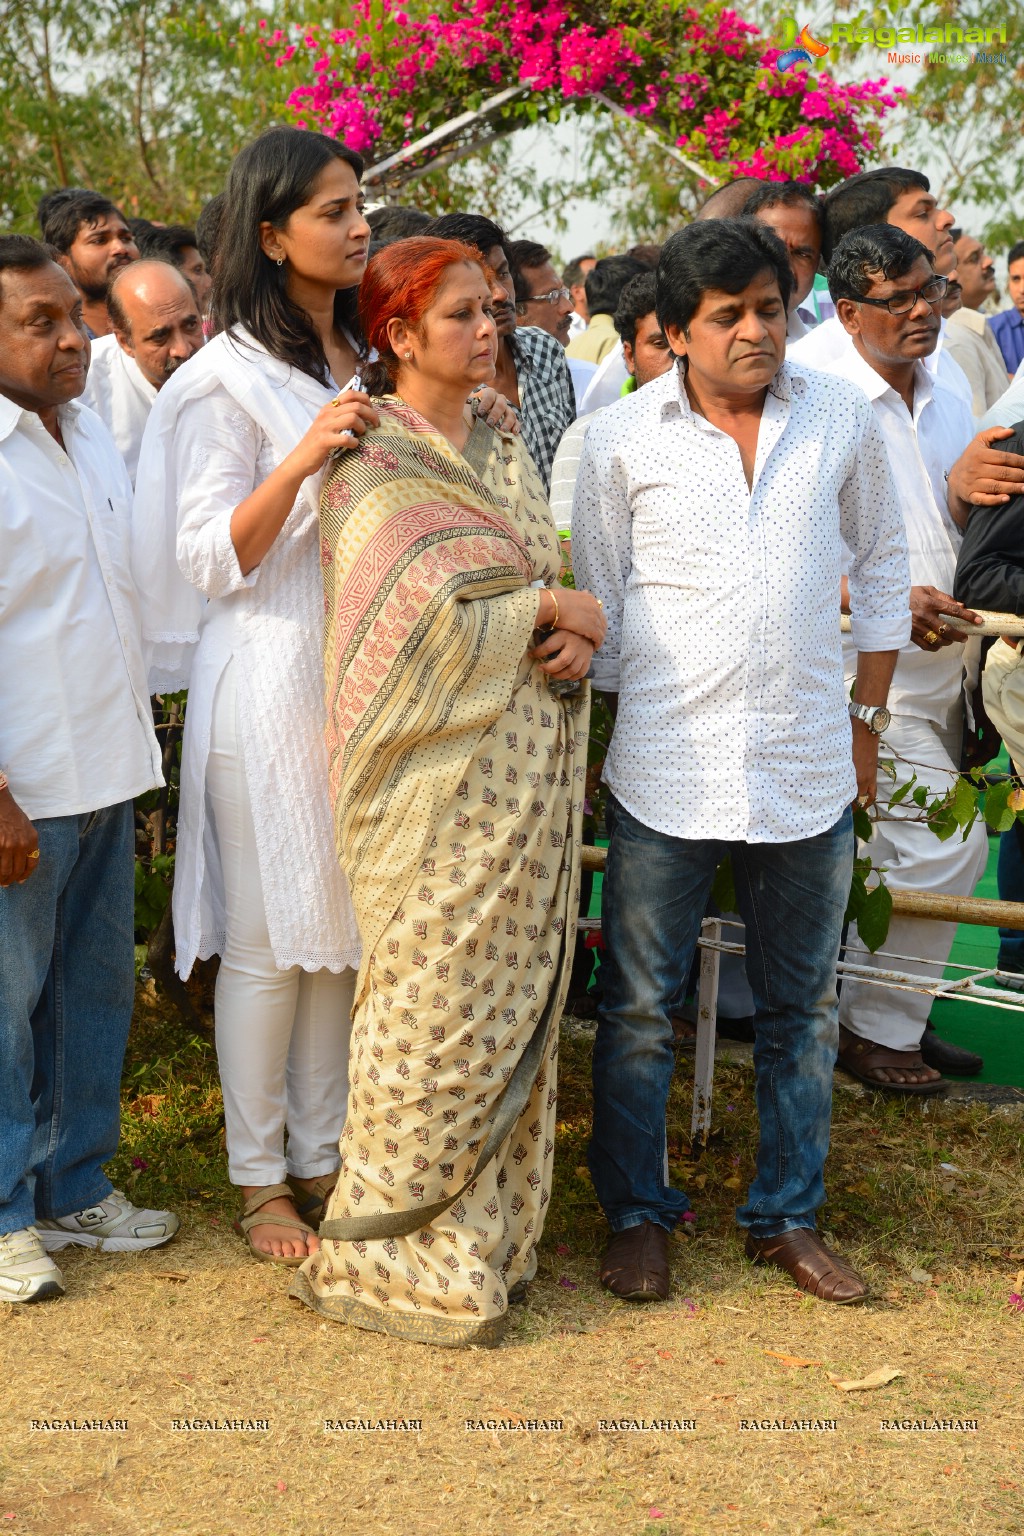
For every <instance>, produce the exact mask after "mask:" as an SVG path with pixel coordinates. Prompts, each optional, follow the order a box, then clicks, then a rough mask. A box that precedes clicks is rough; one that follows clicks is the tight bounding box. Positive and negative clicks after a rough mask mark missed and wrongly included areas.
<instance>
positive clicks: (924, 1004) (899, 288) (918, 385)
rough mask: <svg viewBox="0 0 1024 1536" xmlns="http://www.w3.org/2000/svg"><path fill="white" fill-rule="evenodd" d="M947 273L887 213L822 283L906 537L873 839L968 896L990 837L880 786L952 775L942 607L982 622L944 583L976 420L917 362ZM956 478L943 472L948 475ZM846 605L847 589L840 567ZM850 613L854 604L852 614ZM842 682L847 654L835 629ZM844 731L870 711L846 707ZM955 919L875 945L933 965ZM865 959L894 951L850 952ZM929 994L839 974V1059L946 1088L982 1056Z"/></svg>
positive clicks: (963, 517)
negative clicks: (904, 584)
mask: <svg viewBox="0 0 1024 1536" xmlns="http://www.w3.org/2000/svg"><path fill="white" fill-rule="evenodd" d="M947 283H948V279H947V278H946V277H945V276H943V275H939V274H937V273H936V271H935V265H934V261H933V257H932V253H931V252H930V251H929V250H928V249H927V247H925V246H924V245H922V243H921V242H920V241H919V240H915V239H914V238H913V237H912V236H911V235H908V234H906V233H905V232H904V231H903V230H901V229H898V228H896V227H895V226H894V225H892V224H874V225H869V226H868V227H867V228H864V229H858V230H855V231H854V232H853V233H851V234H848V235H846V236H844V237H843V239H842V240H840V241H839V243H838V244H837V246H836V248H835V250H834V251H833V253H832V260H831V262H830V264H829V268H828V285H829V292H830V293H831V295H832V299H833V301H834V303H835V306H836V316H837V319H838V321H839V323H840V324H841V326H842V327H843V331H844V334H845V346H844V348H843V350H842V351H841V352H840V354H839V355H838V356H837V357H835V358H833V359H832V360H831V361H830V362H828V363H826V364H825V365H824V367H823V371H824V372H827V373H831V374H835V375H837V376H839V377H841V378H844V379H849V380H851V381H852V382H853V383H855V384H858V385H859V386H860V387H861V389H863V390H864V392H865V394H866V395H867V396H868V399H869V400H870V401H871V403H872V406H873V408H874V412H875V419H876V420H877V422H878V425H879V427H880V428H881V431H882V436H883V438H884V439H885V444H886V448H887V450H888V454H889V463H890V466H891V468H892V472H893V477H894V479H895V481H896V486H897V490H898V492H899V504H900V508H901V511H902V513H903V519H904V523H905V526H906V533H907V543H908V547H909V551H910V580H911V592H910V610H911V614H912V616H913V627H912V630H911V639H910V643H909V644H908V645H905V646H904V647H903V649H902V650H901V651H900V653H899V658H898V660H897V663H896V671H895V673H894V675H893V680H892V684H891V687H890V689H889V709H890V711H891V716H892V718H891V720H890V721H889V722H888V723H887V724H886V726H885V730H884V737H883V741H882V744H881V749H880V756H881V758H882V759H883V760H884V759H885V758H886V757H894V758H895V759H896V782H895V784H893V783H892V782H889V784H888V786H887V787H886V784H885V781H884V780H883V778H882V776H881V775H880V776H879V792H878V806H879V819H878V820H877V821H876V822H875V827H874V834H873V836H872V838H871V840H870V842H869V843H868V844H867V849H866V851H867V852H869V853H870V855H871V857H872V859H873V861H874V863H875V864H876V865H877V866H880V867H885V869H886V870H887V871H888V873H887V876H886V879H887V882H888V884H889V885H890V886H891V887H892V888H894V889H901V890H912V891H922V892H926V891H934V892H943V893H945V894H949V895H963V896H969V895H971V893H972V892H973V890H974V887H975V885H976V884H977V882H978V880H979V879H980V878H981V876H982V874H983V873H984V871H985V864H986V861H987V858H988V839H987V837H986V835H985V830H984V827H983V826H982V825H981V824H980V823H978V824H977V825H976V826H975V827H974V828H973V829H972V831H971V832H970V833H969V834H968V836H967V837H966V838H965V839H963V840H962V839H961V838H960V837H952V838H950V839H949V840H948V841H947V842H940V841H939V839H938V838H937V837H936V836H935V834H934V833H933V832H932V830H931V828H930V827H928V826H927V825H926V824H924V823H923V822H922V821H921V820H920V819H919V817H920V810H919V808H918V807H917V806H916V805H914V804H913V802H912V801H910V800H909V797H908V798H907V803H899V804H896V805H891V804H890V803H889V795H890V793H891V792H892V791H893V790H894V789H895V788H896V785H901V784H904V783H905V782H906V781H907V780H909V778H910V776H911V774H912V773H916V775H917V782H918V784H921V785H924V786H925V788H926V789H927V790H928V792H929V795H931V794H944V793H945V792H946V791H947V790H949V789H951V788H953V787H954V786H955V784H956V781H957V774H958V771H959V767H960V752H961V744H962V734H963V685H964V644H963V636H962V634H961V632H960V631H959V630H956V629H953V628H952V626H950V625H949V624H948V623H947V622H946V620H945V619H944V618H943V615H944V614H950V615H955V616H959V617H963V618H966V619H967V620H969V621H972V622H980V621H978V620H977V615H975V614H974V613H972V612H971V611H970V610H969V609H967V608H965V607H964V605H963V604H962V603H958V602H956V600H955V599H954V598H953V597H951V596H950V595H949V594H950V593H951V592H952V590H953V579H954V575H955V572H956V557H957V552H958V550H959V546H960V538H961V531H962V529H963V527H964V526H965V525H966V521H967V515H968V512H969V510H970V502H969V501H968V500H967V499H966V498H965V497H964V496H963V495H961V494H958V491H957V490H956V489H954V484H957V483H961V482H960V481H958V477H957V475H956V474H955V473H954V465H955V464H956V462H957V461H958V460H959V459H961V458H963V456H964V455H965V453H967V452H968V450H969V445H970V444H971V442H972V439H973V436H974V421H973V418H972V416H971V413H970V411H969V409H968V407H967V405H966V404H965V403H964V401H963V400H962V399H961V397H960V396H959V395H958V394H956V393H954V392H953V391H951V390H949V389H947V388H946V387H945V386H944V385H943V383H942V382H941V380H936V379H935V378H934V377H933V375H932V374H931V373H930V372H929V370H928V369H927V367H925V359H926V358H928V357H929V356H931V354H932V353H933V352H934V351H935V348H936V346H937V344H938V339H939V319H940V309H941V305H942V301H943V298H944V297H945V294H946V288H947ZM951 480H952V481H953V482H954V483H953V484H951V483H950V481H951ZM843 609H844V611H845V612H849V611H850V596H849V591H848V587H847V582H846V578H845V576H844V578H843ZM854 616H855V615H854ZM844 663H845V670H846V673H847V682H848V683H849V681H850V680H851V679H852V677H853V675H854V672H855V667H856V656H855V655H854V652H853V648H852V646H851V645H850V643H849V642H848V641H847V642H846V643H845V644H844ZM853 729H854V731H858V730H859V731H863V730H866V729H868V726H866V725H864V724H861V723H860V722H859V721H856V720H855V721H854V725H853ZM954 933H955V925H954V924H953V923H936V922H928V921H922V920H917V919H908V918H897V919H895V920H894V921H893V923H892V925H891V927H890V929H889V935H888V938H887V940H886V943H885V949H886V950H887V951H889V952H891V953H893V954H898V955H901V956H918V957H921V958H922V959H925V960H928V961H931V962H932V963H931V964H930V965H928V966H917V965H916V964H915V963H914V962H913V961H911V960H907V959H903V960H901V961H900V965H901V966H902V967H903V968H904V969H907V970H911V971H920V973H921V974H922V975H924V976H926V977H927V978H928V979H929V980H932V979H935V978H936V977H938V976H941V974H942V968H943V966H944V965H945V963H946V961H947V960H948V958H949V951H950V948H951V946H952V942H953V936H954ZM856 959H857V960H858V961H859V962H860V963H862V964H865V965H868V966H872V967H873V968H875V969H883V968H885V967H887V966H888V965H889V964H890V961H889V960H888V959H886V958H885V957H883V956H878V957H874V956H871V955H868V954H866V953H865V954H861V953H858V954H857V955H856ZM929 1006H930V999H929V998H928V997H927V996H926V995H924V994H923V993H917V992H893V991H891V990H888V989H886V988H883V987H879V986H877V985H874V984H871V983H869V982H865V981H850V980H846V981H844V983H843V989H842V995H841V997H840V1001H839V1024H840V1037H839V1064H840V1065H841V1066H843V1067H844V1068H845V1069H846V1070H847V1071H848V1072H850V1073H852V1075H853V1076H854V1077H857V1078H859V1079H860V1080H861V1081H862V1082H864V1083H867V1084H868V1086H869V1087H871V1088H876V1089H881V1090H882V1091H883V1092H887V1093H898V1094H914V1095H926V1094H933V1093H937V1092H939V1091H941V1089H942V1087H943V1084H944V1079H943V1078H942V1076H941V1071H942V1070H946V1071H952V1072H957V1073H960V1074H962V1075H964V1074H966V1075H970V1074H973V1073H975V1072H979V1071H980V1070H981V1067H982V1060H981V1058H980V1056H976V1055H975V1054H974V1053H973V1052H970V1051H962V1050H960V1049H959V1048H958V1047H956V1046H953V1045H950V1044H949V1043H948V1042H947V1041H944V1040H940V1039H939V1038H938V1036H937V1035H936V1034H935V1031H934V1030H933V1029H931V1028H930V1027H929V1025H928V1010H929Z"/></svg>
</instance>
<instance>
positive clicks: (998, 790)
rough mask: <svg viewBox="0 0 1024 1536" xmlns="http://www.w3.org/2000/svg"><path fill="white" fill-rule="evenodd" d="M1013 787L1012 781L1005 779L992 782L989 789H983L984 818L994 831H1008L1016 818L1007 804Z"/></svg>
mask: <svg viewBox="0 0 1024 1536" xmlns="http://www.w3.org/2000/svg"><path fill="white" fill-rule="evenodd" d="M1013 789H1014V786H1013V783H1012V781H1011V780H1010V779H1006V780H1005V781H1004V782H1003V783H1002V784H993V786H992V788H991V789H987V790H986V791H985V806H984V816H985V820H986V822H987V823H988V825H989V826H990V827H992V828H993V829H994V830H995V831H996V832H1008V831H1009V830H1010V828H1011V827H1012V826H1013V824H1014V822H1015V821H1016V819H1017V817H1016V815H1015V813H1014V812H1013V811H1012V810H1011V809H1010V806H1009V799H1010V796H1011V795H1012V794H1013Z"/></svg>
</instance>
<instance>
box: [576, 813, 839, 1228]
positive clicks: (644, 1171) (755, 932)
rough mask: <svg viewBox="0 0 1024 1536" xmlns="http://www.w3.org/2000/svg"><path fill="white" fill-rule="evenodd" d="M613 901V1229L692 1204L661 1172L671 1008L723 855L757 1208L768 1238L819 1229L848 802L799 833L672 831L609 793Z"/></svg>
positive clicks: (602, 1139)
mask: <svg viewBox="0 0 1024 1536" xmlns="http://www.w3.org/2000/svg"><path fill="white" fill-rule="evenodd" d="M607 823H608V832H609V848H608V864H607V869H606V873H605V878H604V889H603V896H602V914H603V928H604V933H605V938H606V943H607V949H606V951H605V955H604V960H603V968H604V971H605V983H604V991H603V995H602V1000H601V1004H600V1006H599V1011H598V1027H597V1038H596V1041H595V1043H594V1068H593V1070H594V1129H593V1137H592V1140H591V1143H590V1154H589V1163H590V1172H591V1175H592V1177H593V1180H594V1188H595V1190H596V1191H597V1198H598V1199H599V1200H600V1202H601V1205H602V1208H603V1209H604V1213H605V1215H606V1216H607V1218H608V1224H609V1226H610V1227H611V1229H612V1231H613V1232H622V1231H624V1230H625V1229H626V1228H627V1227H634V1226H639V1224H640V1223H641V1222H642V1221H654V1222H657V1223H659V1225H661V1226H663V1227H668V1228H671V1227H673V1226H674V1225H675V1223H676V1222H677V1221H678V1220H679V1217H680V1216H681V1215H682V1214H683V1212H684V1211H685V1210H687V1209H688V1207H689V1201H688V1200H687V1198H686V1196H685V1195H684V1194H683V1193H682V1191H681V1190H676V1189H671V1188H669V1187H668V1186H667V1185H666V1183H665V1180H664V1156H665V1109H666V1105H667V1102H668V1092H669V1086H670V1084H671V1081H672V1069H673V1065H674V1054H673V1049H672V1026H671V1024H670V1023H669V1014H668V1007H669V1004H670V1003H671V1001H672V999H673V996H674V994H675V992H676V991H677V989H678V986H679V978H680V976H685V975H686V974H687V972H688V970H689V968H690V964H691V961H692V959H693V954H694V950H695V948H696V943H697V938H698V936H699V933H700V923H701V918H702V917H703V915H704V911H705V908H706V905H707V900H708V895H709V892H710V889H711V883H712V880H713V879H714V874H715V870H716V868H717V867H718V865H719V864H720V862H721V860H722V859H723V858H724V856H725V854H726V853H731V854H732V865H733V871H734V875H735V880H736V891H737V895H738V898H739V908H740V914H741V916H742V918H743V920H744V922H745V923H746V927H747V978H748V980H749V982H750V986H751V990H752V991H753V994H754V1009H755V1012H754V1033H755V1042H754V1069H755V1074H756V1091H757V1109H758V1116H759V1119H760V1128H761V1134H760V1141H759V1144H758V1153H757V1172H756V1174H755V1177H754V1182H753V1183H752V1184H751V1186H750V1189H749V1191H748V1194H747V1203H746V1204H745V1205H743V1206H741V1207H740V1208H739V1209H738V1210H737V1213H736V1219H737V1221H738V1222H739V1224H740V1226H743V1227H749V1228H750V1229H751V1231H752V1232H753V1233H754V1235H755V1236H756V1237H775V1236H777V1235H778V1234H779V1233H781V1232H788V1231H789V1230H790V1229H791V1228H793V1227H813V1226H814V1223H815V1214H816V1212H817V1210H818V1208H819V1206H821V1205H822V1204H823V1203H824V1199H825V1183H824V1178H823V1168H824V1163H825V1157H826V1155H827V1153H828V1142H829V1129H830V1125H831V1117H832V1070H833V1067H834V1066H835V1060H836V1051H837V1048H838V1039H839V1028H838V1011H837V1002H836V960H837V959H838V955H839V936H840V932H841V929H842V924H843V914H844V912H845V910H846V903H847V899H848V897H849V894H850V879H851V876H852V873H853V845H854V838H853V818H852V816H851V813H850V812H849V810H847V811H844V812H843V814H842V816H841V817H840V818H839V820H838V821H837V822H836V824H835V826H834V827H831V828H830V829H829V830H828V831H827V832H822V833H819V834H818V835H817V836H816V837H807V838H801V839H799V840H798V841H796V842H792V843H725V842H718V841H689V840H685V839H682V838H675V837H668V836H666V835H665V834H663V833H661V832H654V831H652V830H651V828H650V827H646V826H644V825H643V824H642V823H641V822H639V821H637V820H636V819H635V817H633V816H631V815H630V814H629V812H628V811H626V810H624V809H623V807H622V806H621V805H619V804H618V802H617V801H616V800H615V799H614V797H612V796H609V801H608V809H607Z"/></svg>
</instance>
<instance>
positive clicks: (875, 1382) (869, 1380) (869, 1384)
mask: <svg viewBox="0 0 1024 1536" xmlns="http://www.w3.org/2000/svg"><path fill="white" fill-rule="evenodd" d="M902 1375H903V1372H902V1371H897V1370H896V1369H895V1368H894V1367H893V1366H891V1365H880V1366H879V1367H878V1370H877V1371H872V1372H871V1373H870V1375H868V1376H862V1377H861V1378H860V1380H859V1381H843V1380H841V1378H840V1377H838V1376H833V1375H832V1372H831V1371H829V1373H828V1379H829V1381H830V1382H831V1383H832V1385H833V1386H834V1387H838V1388H839V1390H840V1392H870V1391H871V1390H872V1389H873V1388H874V1387H886V1386H888V1385H889V1382H890V1381H895V1380H896V1378H897V1376H902Z"/></svg>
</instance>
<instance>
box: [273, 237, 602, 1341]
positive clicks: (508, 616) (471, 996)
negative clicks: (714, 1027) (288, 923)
mask: <svg viewBox="0 0 1024 1536" xmlns="http://www.w3.org/2000/svg"><path fill="white" fill-rule="evenodd" d="M424 243H426V242H424ZM449 250H450V247H449ZM379 409H380V417H381V425H380V427H379V428H377V429H376V430H374V431H372V432H370V433H368V434H367V435H366V437H365V438H364V439H363V440H362V442H361V443H360V445H359V447H358V448H357V449H356V450H355V451H354V452H352V453H351V454H348V455H345V456H344V457H343V458H341V459H340V460H339V461H338V463H337V464H336V465H335V466H334V468H333V469H331V470H330V471H329V473H328V476H327V478H326V479H325V482H324V488H323V494H322V499H321V525H322V532H323V540H322V549H321V557H322V562H323V567H324V588H325V667H326V684H327V714H328V749H329V756H330V763H331V781H330V782H331V797H332V800H333V802H334V806H335V826H336V834H337V842H338V849H339V855H340V858H341V861H342V864H343V866H344V868H345V871H346V873H347V875H348V877H349V880H350V883H351V887H352V894H353V900H354V903H355V906H356V915H357V919H358V922H359V927H360V931H361V934H362V937H363V946H364V947H363V964H362V969H361V971H360V974H359V978H358V981H357V984H356V1002H355V1008H354V1021H355V1023H354V1031H353V1037H352V1055H351V1063H350V1072H351V1077H350V1083H351V1087H350V1096H349V1106H348V1117H347V1120H346V1124H345V1128H344V1131H343V1134H342V1138H341V1158H342V1164H341V1173H340V1176H339V1179H338V1185H337V1188H336V1191H335V1193H334V1196H333V1198H332V1200H331V1203H330V1206H329V1207H328V1210H327V1213H326V1221H325V1223H324V1225H323V1226H322V1227H321V1234H320V1235H321V1249H320V1252H319V1254H317V1255H316V1256H314V1257H312V1258H310V1259H308V1260H307V1261H306V1262H305V1264H304V1265H303V1266H302V1269H301V1270H300V1271H299V1272H298V1275H297V1279H296V1284H295V1286H294V1287H293V1289H292V1293H291V1294H292V1295H293V1296H297V1297H299V1298H300V1299H301V1300H303V1301H305V1302H306V1303H307V1304H308V1305H310V1306H312V1307H313V1308H315V1310H316V1311H318V1312H319V1313H321V1314H322V1315H323V1316H326V1317H331V1318H336V1319H338V1320H339V1321H346V1322H349V1323H352V1324H355V1325H357V1326H360V1327H364V1328H369V1329H374V1330H377V1331H380V1332H385V1333H389V1334H392V1335H395V1336H397V1337H401V1338H406V1339H413V1340H421V1341H425V1342H430V1343H434V1344H442V1345H450V1346H455V1347H459V1346H469V1345H493V1344H496V1343H497V1342H498V1341H499V1340H500V1338H501V1335H502V1333H503V1331H504V1328H505V1324H506V1320H507V1306H508V1297H509V1292H510V1291H511V1292H513V1293H514V1292H515V1289H516V1287H519V1288H520V1290H522V1289H524V1288H525V1282H526V1281H527V1280H528V1279H529V1278H530V1277H531V1276H532V1274H533V1272H534V1270H535V1268H536V1252H535V1250H536V1244H537V1241H538V1239H539V1237H540V1234H541V1229H542V1226H543V1220H544V1210H545V1206H546V1204H547V1201H548V1198H549V1194H550V1187H551V1162H552V1153H553V1149H554V1116H555V1093H556V1061H557V1024H558V1019H559V1015H560V1012H561V1008H562V1004H563V1001H564V996H565V989H566V985H567V980H568V974H569V966H570V963H571V958H572V948H573V942H574V933H575V913H576V908H577V900H578V871H579V849H580V845H581V840H580V817H581V813H582V800H583V790H584V777H585V770H586V741H587V724H588V716H589V699H588V696H587V685H586V684H585V683H584V684H581V685H580V686H579V689H578V691H577V692H576V693H575V694H573V695H570V696H568V697H557V696H556V695H555V694H554V693H553V692H552V689H551V686H550V683H549V679H548V676H547V675H546V673H545V672H544V671H543V670H542V669H541V666H540V664H539V662H538V661H537V660H536V659H535V658H534V656H533V655H532V653H531V647H532V645H533V634H534V628H535V625H536V623H537V611H538V593H537V591H536V590H535V587H536V585H538V584H541V583H543V584H553V583H554V582H555V581H556V580H557V576H558V571H559V564H560V555H559V544H558V537H557V533H556V531H555V528H554V524H553V522H552V520H551V516H550V513H549V512H548V509H547V504H546V501H545V499H544V496H543V491H542V490H541V487H540V484H539V480H538V478H537V473H536V470H535V469H534V467H533V464H532V461H531V460H530V459H529V456H528V455H527V454H526V453H525V451H524V449H523V448H522V446H521V444H520V443H519V442H518V441H517V439H516V438H514V437H510V436H501V437H498V436H497V435H496V434H494V433H492V431H491V429H489V428H488V427H486V426H484V425H482V424H479V423H478V424H476V425H474V427H473V429H472V432H471V433H470V436H469V439H468V441H467V442H466V444H465V446H464V448H463V450H462V453H461V454H460V453H458V452H456V451H455V449H454V448H453V446H452V444H451V443H450V442H449V441H448V440H447V438H445V437H444V436H443V435H442V434H441V433H440V432H438V431H436V430H435V429H434V428H433V427H432V426H431V425H430V423H429V422H427V421H426V420H425V419H424V418H423V417H422V416H421V415H419V414H417V412H415V411H414V410H412V409H411V408H409V406H408V405H406V404H404V403H403V402H402V401H401V400H399V399H396V398H394V397H390V398H388V397H385V398H384V399H382V400H381V401H380V402H379ZM531 584H533V585H531ZM556 613H557V608H556Z"/></svg>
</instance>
